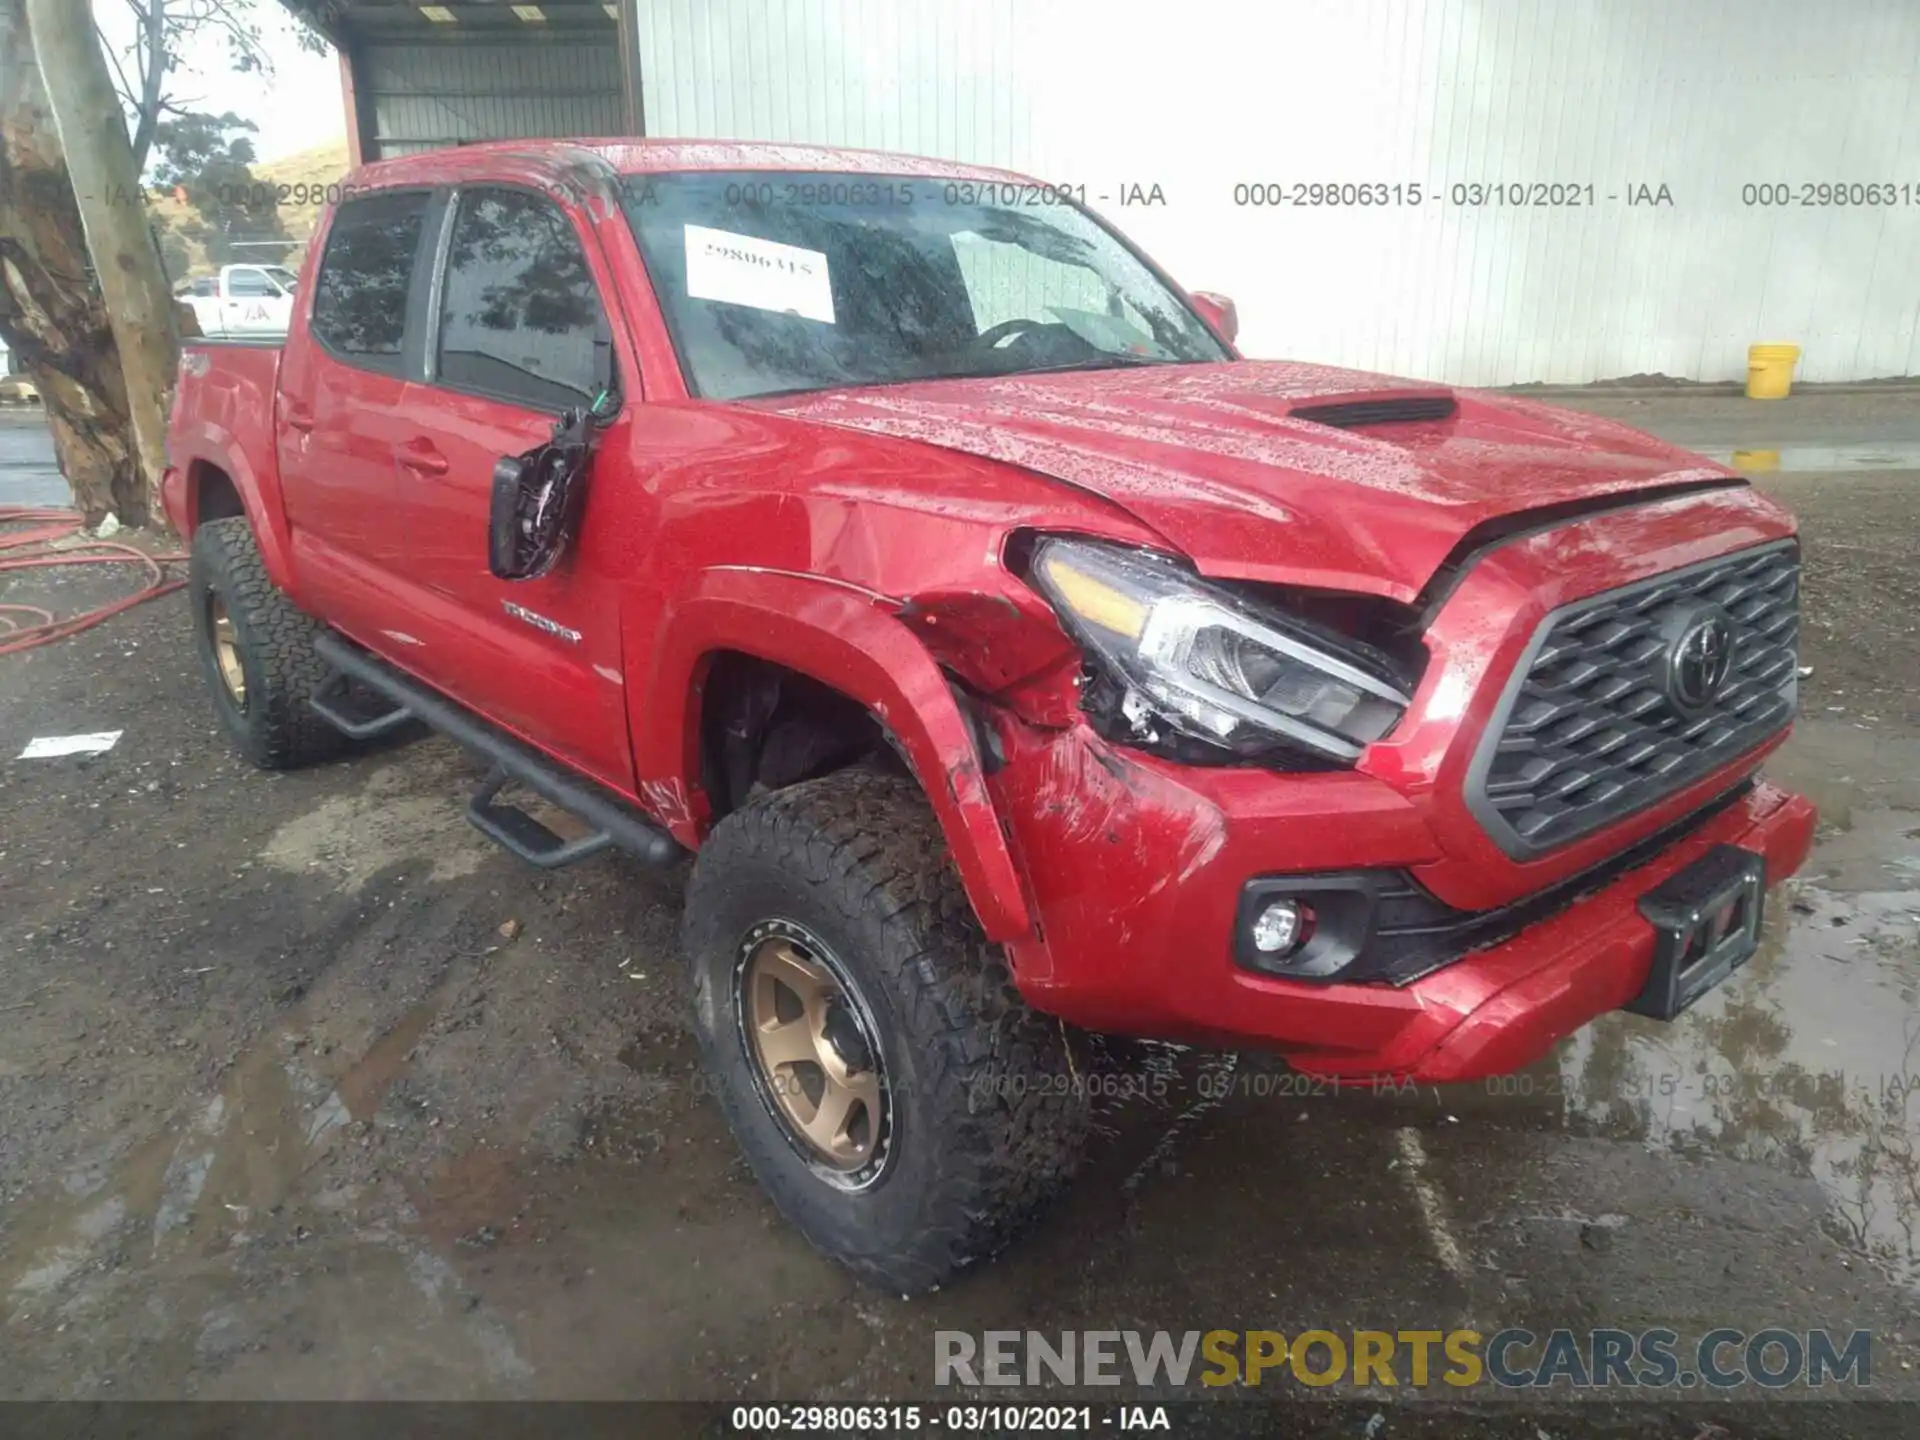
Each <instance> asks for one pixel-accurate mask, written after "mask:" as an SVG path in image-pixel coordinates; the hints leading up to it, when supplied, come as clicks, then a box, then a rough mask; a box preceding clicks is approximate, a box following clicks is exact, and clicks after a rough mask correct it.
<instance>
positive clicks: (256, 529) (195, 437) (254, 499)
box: [162, 419, 294, 594]
mask: <svg viewBox="0 0 1920 1440" xmlns="http://www.w3.org/2000/svg"><path fill="white" fill-rule="evenodd" d="M170 444H171V446H172V448H173V449H174V451H175V453H176V454H179V455H181V456H182V457H184V458H183V459H182V460H180V461H176V462H175V465H176V467H177V469H178V473H179V475H180V482H179V483H180V487H181V488H180V509H181V512H182V513H180V514H173V513H172V509H171V507H170V506H169V510H168V513H169V518H171V519H172V520H173V521H174V523H175V526H176V527H177V528H178V529H179V531H180V533H181V534H182V535H191V534H192V533H193V531H194V530H196V529H198V528H199V525H200V514H199V497H198V496H197V495H194V494H190V493H189V492H188V490H187V482H188V479H189V476H190V472H191V469H192V467H193V466H194V465H196V464H203V465H212V466H214V467H215V468H216V469H219V470H223V471H225V472H226V476H227V478H228V479H229V480H231V481H232V482H233V488H234V489H235V490H236V491H237V492H238V493H239V496H240V504H241V506H242V507H243V508H244V509H245V510H246V512H247V523H248V524H249V525H250V526H252V527H253V541H254V544H255V545H257V546H259V548H260V560H261V563H263V564H264V565H265V566H266V569H267V578H268V579H270V580H272V581H273V583H274V584H275V585H277V586H279V587H280V589H281V590H283V591H285V592H286V593H288V594H292V593H293V590H294V584H293V553H292V537H291V536H290V534H289V533H288V529H287V512H286V507H285V506H283V505H282V504H281V503H280V487H279V485H278V483H273V482H277V480H278V477H277V476H275V477H273V481H272V482H263V481H262V479H261V476H260V474H259V472H258V471H257V470H256V469H255V468H254V465H253V462H252V461H251V460H249V459H248V458H247V452H246V451H245V450H244V449H243V448H242V447H241V444H240V438H239V437H238V436H237V435H235V434H233V433H232V432H231V431H230V430H228V429H226V428H225V427H224V426H221V425H216V424H214V423H213V422H212V421H210V420H202V419H191V420H187V421H185V422H184V423H182V424H181V426H180V428H179V429H178V430H177V431H176V432H175V433H174V435H173V436H172V437H171V440H170ZM162 488H163V490H164V488H165V487H164V486H163V487H162ZM165 498H166V497H165V496H164V495H163V496H162V499H163V500H164V499H165Z"/></svg>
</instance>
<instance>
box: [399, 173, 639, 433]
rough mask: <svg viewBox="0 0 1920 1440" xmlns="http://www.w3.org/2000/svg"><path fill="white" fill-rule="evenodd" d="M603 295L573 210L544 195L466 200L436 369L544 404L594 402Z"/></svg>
mask: <svg viewBox="0 0 1920 1440" xmlns="http://www.w3.org/2000/svg"><path fill="white" fill-rule="evenodd" d="M601 331H602V326H601V322H600V299H599V296H598V294H597V293H596V292H595V290H594V288H593V277H592V274H591V273H590V272H589V271H588V269H587V260H586V256H585V255H584V254H583V253H582V252H581V249H580V241H579V238H578V237H577V236H576V235H575V234H574V231H573V226H572V225H571V224H569V223H568V221H567V218H566V216H564V215H562V214H561V213H560V211H559V210H558V209H557V208H555V206H553V205H552V204H551V203H550V202H548V201H546V200H543V199H541V198H540V197H539V196H537V195H528V194H523V193H521V192H519V191H514V190H471V191H468V192H467V193H465V194H463V195H462V196H461V197H460V213H459V214H458V215H457V216H456V217H455V218H454V225H453V243H452V247H451V249H450V250H449V251H448V255H447V279H446V286H445V293H444V299H443V301H442V304H441V309H440V353H439V358H438V361H437V363H436V366H435V374H436V375H438V376H439V378H440V379H441V380H443V381H445V382H446V383H447V384H449V385H460V386H466V387H470V388H472V389H475V390H482V391H485V392H487V393H489V394H494V395H501V396H504V397H506V398H508V399H512V400H519V401H524V402H526V403H527V404H529V405H532V406H536V407H540V408H553V409H561V408H565V407H567V406H570V405H579V404H582V403H584V402H586V401H589V400H591V399H592V398H593V395H594V392H595V391H596V390H597V389H598V388H599V386H598V384H597V383H596V379H595V364H594V341H595V337H596V336H597V335H599V334H600V333H601Z"/></svg>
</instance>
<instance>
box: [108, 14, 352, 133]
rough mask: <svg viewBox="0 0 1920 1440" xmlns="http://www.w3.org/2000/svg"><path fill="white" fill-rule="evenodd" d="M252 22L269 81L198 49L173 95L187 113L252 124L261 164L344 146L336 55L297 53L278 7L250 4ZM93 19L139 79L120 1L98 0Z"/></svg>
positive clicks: (219, 50) (222, 54)
mask: <svg viewBox="0 0 1920 1440" xmlns="http://www.w3.org/2000/svg"><path fill="white" fill-rule="evenodd" d="M254 14H255V16H256V17H257V19H258V20H259V23H260V30H261V34H262V37H263V39H264V40H265V42H266V50H267V54H268V56H269V57H270V58H271V60H272V61H273V73H272V75H271V76H265V75H240V74H236V73H235V72H234V70H233V67H232V65H231V64H230V63H229V61H228V57H227V51H226V48H225V47H224V46H223V45H221V44H220V43H219V42H217V41H201V42H198V44H197V45H196V46H195V47H194V48H191V49H190V50H189V52H188V54H187V57H186V59H187V64H186V66H185V67H184V69H183V70H181V71H179V72H176V73H175V75H174V77H173V79H172V81H171V85H170V88H171V91H172V93H173V94H174V95H175V96H176V97H177V98H178V100H179V102H180V103H181V104H182V105H185V106H186V107H187V108H189V109H192V110H208V111H212V112H213V113H214V114H219V113H220V112H221V111H223V110H231V111H233V112H234V114H236V115H238V116H240V117H241V118H242V119H244V120H251V121H252V122H253V123H254V124H255V125H257V126H259V127H260V130H259V134H257V135H256V136H255V137H254V149H255V152H256V153H257V154H258V156H259V158H260V159H262V160H278V159H279V158H280V157H282V156H283V155H291V154H294V153H295V152H297V151H301V150H311V149H312V148H314V147H315V146H316V145H326V144H330V143H338V142H341V141H343V140H344V139H345V137H346V133H347V127H346V118H345V115H344V113H343V111H342V109H341V105H340V62H339V60H338V58H337V57H336V56H335V55H334V52H333V51H332V50H331V49H328V50H327V51H326V53H325V54H322V55H314V54H311V53H310V52H308V51H305V50H302V49H301V48H300V46H299V43H298V42H297V41H296V39H295V38H294V37H295V33H296V32H295V29H294V25H293V22H292V21H291V20H289V19H288V18H287V14H286V12H285V11H284V10H282V9H281V8H280V5H279V3H278V0H255V3H254ZM94 17H95V19H96V20H97V21H98V22H99V25H100V29H101V32H102V33H103V34H104V35H105V36H106V37H107V44H108V45H109V47H110V48H112V49H114V50H116V51H118V52H119V53H120V56H121V64H122V65H123V66H124V67H125V68H126V71H127V75H128V77H129V79H131V78H132V77H133V75H134V74H135V73H136V72H135V70H134V67H133V64H132V61H131V60H130V59H129V58H128V57H127V53H126V52H127V48H128V47H129V46H130V45H132V43H133V37H134V26H133V17H132V14H131V13H130V12H129V10H128V9H127V7H126V6H125V5H124V4H122V3H121V0H95V3H94Z"/></svg>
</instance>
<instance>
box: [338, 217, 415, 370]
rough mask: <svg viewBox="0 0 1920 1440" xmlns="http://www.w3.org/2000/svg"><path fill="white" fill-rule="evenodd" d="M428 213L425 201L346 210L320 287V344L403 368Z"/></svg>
mask: <svg viewBox="0 0 1920 1440" xmlns="http://www.w3.org/2000/svg"><path fill="white" fill-rule="evenodd" d="M426 213H427V197H426V195H425V194H422V193H409V194H400V195H372V196H369V197H367V198H366V199H364V200H350V201H348V202H347V203H346V204H344V205H342V206H341V207H340V213H339V214H338V215H336V216H334V220H333V228H332V229H331V230H329V231H328V232H327V253H326V255H325V256H324V257H323V258H322V259H321V261H320V273H319V275H318V276H317V277H316V278H315V280H314V282H313V333H314V335H315V336H316V337H318V338H319V340H320V341H321V343H323V344H325V345H326V346H327V347H328V348H329V349H332V350H336V351H339V352H340V353H341V354H344V355H351V356H365V357H368V359H369V360H372V359H374V358H375V357H388V363H389V364H397V363H398V359H399V355H400V342H401V339H402V338H403V337H404V336H405V334H406V328H407V282H408V280H409V279H410V278H411V277H412V275H413V258H414V255H415V253H416V252H417V251H418V250H419V248H420V234H421V231H422V229H423V228H424V222H425V219H426Z"/></svg>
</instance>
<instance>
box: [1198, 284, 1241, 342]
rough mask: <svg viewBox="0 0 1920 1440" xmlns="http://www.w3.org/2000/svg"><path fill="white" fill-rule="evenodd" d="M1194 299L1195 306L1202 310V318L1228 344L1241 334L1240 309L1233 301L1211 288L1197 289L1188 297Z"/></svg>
mask: <svg viewBox="0 0 1920 1440" xmlns="http://www.w3.org/2000/svg"><path fill="white" fill-rule="evenodd" d="M1187 298H1188V299H1189V300H1191V301H1193V308H1194V309H1196V310H1198V311H1199V312H1200V318H1201V319H1202V320H1204V321H1206V322H1207V324H1209V325H1211V326H1212V327H1213V333H1214V334H1216V335H1218V336H1219V337H1220V338H1221V339H1222V340H1224V341H1226V342H1227V344H1229V345H1231V344H1233V342H1234V340H1235V338H1236V337H1237V336H1238V335H1239V334H1240V310H1239V307H1237V306H1236V305H1235V304H1234V303H1233V301H1231V300H1229V299H1228V298H1227V297H1226V296H1224V295H1218V294H1215V293H1214V292H1213V291H1211V290H1195V291H1194V292H1193V293H1192V294H1191V295H1189V296H1188V297H1187Z"/></svg>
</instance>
